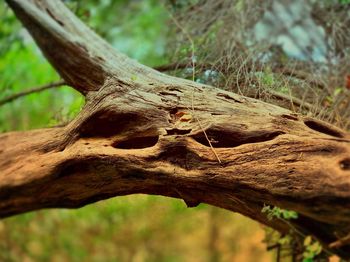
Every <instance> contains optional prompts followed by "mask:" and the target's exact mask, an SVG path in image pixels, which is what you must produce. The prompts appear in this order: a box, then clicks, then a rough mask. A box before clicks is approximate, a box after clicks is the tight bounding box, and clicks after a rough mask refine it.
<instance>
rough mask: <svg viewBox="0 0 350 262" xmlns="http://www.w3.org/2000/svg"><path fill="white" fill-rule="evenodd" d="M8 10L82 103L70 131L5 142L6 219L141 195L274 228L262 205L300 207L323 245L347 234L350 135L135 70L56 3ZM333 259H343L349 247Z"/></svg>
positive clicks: (0, 195)
mask: <svg viewBox="0 0 350 262" xmlns="http://www.w3.org/2000/svg"><path fill="white" fill-rule="evenodd" d="M7 3H8V4H9V5H10V6H11V8H12V9H13V10H14V11H15V13H16V15H17V16H18V17H19V18H20V20H21V21H22V23H23V24H24V26H26V27H27V28H28V30H29V31H30V32H31V33H32V35H33V36H34V37H35V39H36V41H37V43H38V45H39V46H40V47H41V48H42V50H43V52H44V53H45V55H46V57H47V58H48V59H49V61H50V62H51V63H52V64H53V66H55V67H56V69H57V71H58V72H59V73H60V74H61V76H62V77H63V78H64V80H65V81H67V82H68V83H70V85H72V86H73V87H74V88H76V89H77V90H79V91H81V92H82V93H83V94H85V95H86V100H87V103H86V105H85V107H84V108H83V110H82V111H81V113H80V114H79V115H78V117H77V118H76V119H75V120H73V121H72V122H71V123H69V124H68V125H67V126H65V127H61V128H50V129H41V130H34V131H27V132H10V133H5V134H1V135H0V145H1V147H0V171H1V173H0V199H1V201H0V216H1V217H7V216H11V215H15V214H20V213H23V212H27V211H32V210H37V209H41V208H49V207H67V208H76V207H81V206H84V205H86V204H88V203H92V202H96V201H98V200H102V199H106V198H110V197H114V196H120V195H126V194H135V193H145V194H157V195H163V196H169V197H176V198H180V199H184V201H185V202H186V203H187V205H188V206H196V205H197V204H199V203H201V202H203V203H208V204H211V205H214V206H218V207H222V208H225V209H228V210H232V211H234V212H239V213H241V214H243V215H245V216H248V217H251V218H253V219H255V220H257V221H259V222H261V223H264V224H267V225H269V226H272V227H274V228H276V229H277V230H279V231H281V232H288V231H289V226H288V225H287V224H286V223H284V222H283V221H279V220H277V221H276V220H275V221H268V220H267V218H266V214H263V213H261V209H262V207H263V206H264V204H269V205H275V206H278V207H281V208H286V209H291V210H295V211H297V212H298V213H299V218H298V219H296V220H295V221H294V220H293V222H292V224H293V226H294V227H296V228H298V229H299V230H300V231H302V232H303V233H304V234H312V235H313V236H315V237H316V238H318V239H319V240H320V241H321V242H322V243H323V244H324V246H325V247H327V246H328V244H330V243H333V242H335V241H337V240H338V239H339V238H341V237H344V236H346V235H347V234H348V233H349V232H350V209H349V207H350V134H349V133H346V132H345V131H343V130H340V129H337V128H336V127H334V126H331V125H329V124H327V123H324V122H321V121H319V120H316V119H311V118H307V117H304V116H301V115H297V114H294V113H293V112H291V111H289V110H286V109H283V108H280V107H277V106H274V105H271V104H267V103H264V102H261V101H258V100H255V99H252V98H247V97H242V96H239V95H237V94H234V93H230V92H227V91H223V90H220V89H216V88H213V87H210V86H205V85H202V84H199V83H194V82H191V81H188V80H184V79H179V78H175V77H170V76H167V75H164V74H162V73H159V72H157V71H155V70H153V69H151V68H148V67H145V66H142V65H140V64H138V63H137V62H135V61H133V60H131V59H129V58H127V57H125V56H124V55H122V54H119V53H118V52H117V51H115V50H113V49H112V48H111V47H110V46H109V45H108V44H107V43H106V42H104V41H103V40H101V39H100V38H99V37H98V36H97V35H95V34H93V33H92V32H91V31H90V30H89V29H88V28H87V27H86V26H85V25H83V24H82V23H81V22H80V21H79V20H78V19H77V18H76V17H75V16H74V15H73V14H72V13H71V12H70V11H69V10H68V9H66V8H65V7H64V5H63V4H62V3H61V2H59V1H49V0H46V1H44V0H36V1H34V0H30V1H20V0H7ZM86 39H90V40H89V41H85V40H86ZM53 50H54V51H53ZM206 136H207V137H208V139H209V141H210V143H209V142H208V139H207V137H206ZM332 251H333V252H335V253H338V254H339V255H341V256H342V257H349V251H350V248H349V245H343V246H341V247H338V248H335V249H333V250H332Z"/></svg>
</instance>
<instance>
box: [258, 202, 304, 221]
mask: <svg viewBox="0 0 350 262" xmlns="http://www.w3.org/2000/svg"><path fill="white" fill-rule="evenodd" d="M261 212H262V213H267V218H268V219H269V220H272V219H273V218H278V219H286V220H288V219H297V218H298V213H297V212H295V211H292V210H286V209H281V208H279V207H273V208H271V206H269V205H266V206H264V207H263V208H262V210H261Z"/></svg>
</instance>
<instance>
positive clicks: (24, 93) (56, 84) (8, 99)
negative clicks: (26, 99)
mask: <svg viewBox="0 0 350 262" xmlns="http://www.w3.org/2000/svg"><path fill="white" fill-rule="evenodd" d="M63 85H66V82H64V81H63V80H59V81H57V82H53V83H50V84H46V85H43V86H39V87H33V88H30V89H28V90H25V91H22V92H19V93H17V94H13V95H10V96H8V97H5V98H4V99H1V100H0V106H2V105H4V104H6V103H9V102H12V101H13V100H15V99H17V98H20V97H23V96H27V95H30V94H33V93H38V92H41V91H44V90H47V89H50V88H54V87H59V86H63Z"/></svg>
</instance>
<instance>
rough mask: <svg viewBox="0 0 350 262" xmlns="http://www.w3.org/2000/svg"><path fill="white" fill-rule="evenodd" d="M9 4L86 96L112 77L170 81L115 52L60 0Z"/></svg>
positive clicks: (68, 79)
mask: <svg viewBox="0 0 350 262" xmlns="http://www.w3.org/2000/svg"><path fill="white" fill-rule="evenodd" d="M6 2H7V4H8V5H9V6H10V7H11V8H12V9H13V11H14V12H15V14H16V16H17V17H18V18H19V19H20V20H21V22H22V24H23V25H24V26H25V27H26V28H27V29H28V31H29V32H30V33H31V35H32V36H33V38H34V40H35V41H36V43H37V44H38V46H39V47H40V49H41V50H42V51H43V53H44V55H45V56H46V58H47V59H48V60H49V61H50V63H51V64H52V65H53V66H54V68H55V69H56V71H57V72H58V73H59V74H60V75H61V77H62V78H63V79H64V80H65V81H66V82H67V84H68V85H70V86H72V87H73V88H75V89H77V90H78V91H80V92H81V93H83V94H87V93H88V92H90V91H97V90H99V89H100V88H101V87H102V85H103V83H104V81H105V80H106V79H107V78H108V77H111V76H118V78H119V79H120V80H121V81H130V79H133V82H135V84H137V83H140V84H141V83H143V84H144V83H145V82H148V83H152V82H155V81H157V82H163V81H166V79H167V77H166V76H164V75H163V74H161V73H159V72H157V71H156V70H153V69H151V68H149V67H146V66H144V65H141V64H139V63H138V62H136V61H135V60H133V59H130V58H128V57H127V56H125V55H124V54H121V53H119V52H118V51H116V50H115V49H113V48H112V47H111V46H110V45H109V44H108V43H107V42H106V41H105V40H103V39H102V38H100V37H99V36H98V35H97V34H96V33H94V32H93V31H92V30H91V29H90V28H89V27H87V26H86V25H85V24H84V23H83V22H81V21H80V20H79V19H78V18H77V17H76V16H75V15H74V14H73V13H72V12H71V11H70V10H69V9H68V8H67V7H66V6H65V5H64V4H63V3H62V2H61V1H37V0H27V1H22V0H6ZM135 76H137V79H135ZM168 81H170V79H169V80H168ZM172 81H173V80H172Z"/></svg>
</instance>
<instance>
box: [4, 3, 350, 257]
mask: <svg viewBox="0 0 350 262" xmlns="http://www.w3.org/2000/svg"><path fill="white" fill-rule="evenodd" d="M64 2H65V3H66V4H67V6H68V7H69V8H70V9H71V10H72V11H73V12H75V13H76V14H77V15H78V16H79V17H80V18H81V19H82V20H83V21H84V22H85V23H87V24H88V25H89V26H90V27H91V28H93V29H94V30H95V31H97V32H98V33H99V34H100V35H101V36H102V37H104V38H105V39H106V40H107V41H108V42H110V43H111V44H112V45H113V46H114V47H115V48H116V49H118V50H119V51H121V52H123V53H126V54H127V55H128V56H130V57H132V58H134V59H136V60H138V61H140V62H141V63H143V64H146V65H148V66H151V67H155V68H156V69H158V70H160V71H163V72H165V73H168V74H172V75H176V76H180V77H183V78H188V79H191V80H194V81H197V82H202V83H207V84H210V85H214V86H217V87H220V88H224V89H227V90H231V91H234V92H237V93H239V94H242V95H246V96H250V97H254V98H258V99H261V100H264V101H267V102H270V103H274V104H277V105H280V106H283V107H286V108H289V109H291V110H293V111H295V112H298V113H303V114H307V115H310V116H313V117H317V118H319V119H322V120H324V121H327V122H329V123H332V124H335V125H337V126H339V127H340V128H343V129H347V130H349V129H350V66H349V64H350V58H349V55H350V53H349V48H350V27H349V24H350V11H349V10H350V3H349V2H350V0H318V1H316V0H314V1H312V0H310V1H306V0H305V1H302V0H296V1H294V0H293V1H292V0H290V1H287V0H279V1H277V0H276V1H273V0H266V1H252V0H246V1H242V0H216V1H210V0H208V1H202V0H168V1H156V0H130V1H126V0H115V1H113V0H85V1H82V0H66V1H64ZM0 17H1V20H0V132H9V131H15V130H28V129H34V128H43V127H52V126H56V125H63V124H65V123H67V122H69V121H70V120H71V119H72V118H74V117H75V116H76V115H77V114H78V113H79V111H80V109H81V108H82V106H83V105H84V98H83V97H82V96H81V95H80V94H79V93H78V92H76V91H74V90H73V89H72V88H70V87H68V86H62V85H61V84H60V83H57V81H59V80H60V78H59V76H58V75H57V73H56V72H55V71H54V69H53V68H52V67H51V66H50V65H49V64H48V62H47V61H46V60H45V58H44V57H43V56H42V54H41V52H40V50H39V49H38V48H37V47H36V45H35V43H34V42H33V40H32V38H31V37H30V36H29V34H28V33H27V32H26V30H25V29H24V28H23V27H22V26H21V24H20V23H19V22H18V21H17V19H16V17H15V16H14V14H13V13H12V11H11V10H10V9H9V8H8V7H7V6H6V4H5V3H4V2H1V3H0ZM51 83H54V84H55V83H57V84H56V85H49V86H48V87H47V88H42V87H43V86H45V85H48V84H51ZM37 89H44V90H42V91H40V92H39V90H37ZM25 91H29V92H28V93H30V94H29V95H28V94H26V95H24V94H23V93H22V92H25ZM268 235H271V232H270V230H269V229H266V228H264V227H263V226H261V225H259V224H257V223H256V222H254V221H251V220H249V219H247V218H244V217H242V216H240V215H239V214H234V213H232V212H229V211H225V210H221V209H218V208H214V207H209V206H207V205H200V206H199V207H196V208H192V209H187V208H186V205H185V204H184V203H183V202H182V201H180V200H175V199H169V198H165V197H157V196H145V195H135V196H125V197H118V198H114V199H110V200H107V201H102V202H99V203H96V204H92V205H89V206H86V207H84V208H81V209H78V210H42V211H39V212H33V213H28V214H23V215H19V216H15V217H12V218H7V219H4V220H1V221H0V239H1V241H0V261H210V262H216V261H275V260H276V258H277V253H276V250H272V251H269V252H268V251H267V249H270V247H272V246H275V245H274V244H273V243H271V237H269V238H268V237H266V236H268ZM290 259H291V255H290V254H288V253H285V254H284V260H285V261H290Z"/></svg>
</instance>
